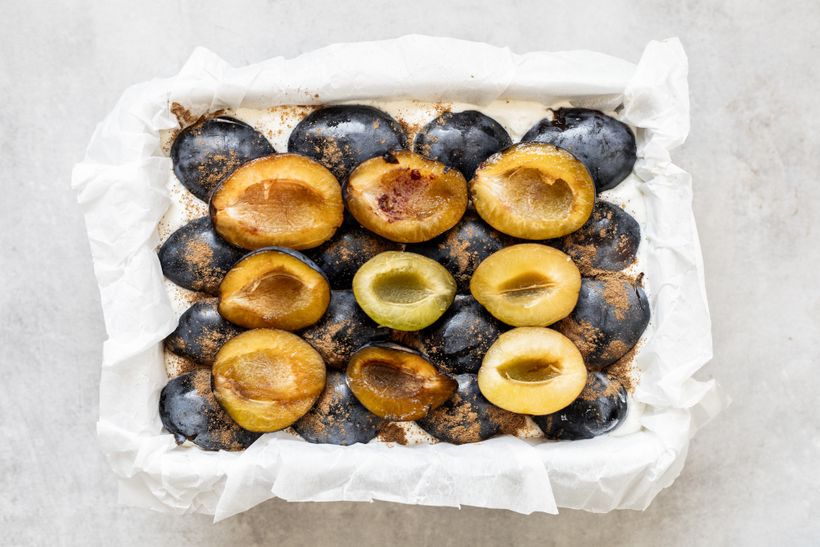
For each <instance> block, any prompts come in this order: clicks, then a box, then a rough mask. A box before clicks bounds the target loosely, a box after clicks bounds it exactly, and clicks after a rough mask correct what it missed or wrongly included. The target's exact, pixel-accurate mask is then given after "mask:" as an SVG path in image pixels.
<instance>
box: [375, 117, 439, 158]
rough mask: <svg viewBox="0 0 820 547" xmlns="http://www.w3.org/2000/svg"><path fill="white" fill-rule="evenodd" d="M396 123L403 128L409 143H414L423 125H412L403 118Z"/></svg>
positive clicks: (397, 119) (399, 118)
mask: <svg viewBox="0 0 820 547" xmlns="http://www.w3.org/2000/svg"><path fill="white" fill-rule="evenodd" d="M396 121H397V122H399V125H400V126H401V127H402V129H404V133H405V134H406V135H407V142H408V143H412V142H413V139H415V138H416V133H418V132H419V131H421V124H417V123H410V122H408V121H407V120H405V119H404V118H401V117H398V118H396ZM376 123H378V122H376ZM428 152H429V151H428Z"/></svg>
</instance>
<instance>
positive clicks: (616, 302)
mask: <svg viewBox="0 0 820 547" xmlns="http://www.w3.org/2000/svg"><path fill="white" fill-rule="evenodd" d="M649 314H650V312H649V301H648V300H647V298H646V293H645V292H644V290H643V288H642V287H641V286H640V284H639V283H636V282H632V281H630V280H629V279H628V278H626V277H625V276H622V275H618V274H609V275H607V276H604V277H599V278H586V277H585V278H583V279H582V280H581V291H580V293H579V295H578V304H577V305H576V306H575V309H574V310H573V311H572V313H571V314H570V315H569V317H567V318H566V319H564V320H562V321H561V322H560V323H558V325H556V328H557V329H558V330H559V331H561V332H562V333H564V334H565V335H566V336H567V337H568V338H570V339H571V340H572V341H573V342H574V343H575V345H576V346H578V349H579V350H580V351H581V354H582V355H583V356H584V361H585V362H586V365H587V367H588V368H589V369H590V370H601V369H603V368H605V367H607V366H609V365H611V364H613V363H614V362H616V361H617V360H618V359H620V358H621V357H623V356H624V355H625V354H626V353H627V352H628V351H629V350H630V349H632V347H634V346H635V344H636V343H637V342H638V340H639V339H640V337H641V335H642V334H643V331H644V330H646V327H647V325H648V324H649Z"/></svg>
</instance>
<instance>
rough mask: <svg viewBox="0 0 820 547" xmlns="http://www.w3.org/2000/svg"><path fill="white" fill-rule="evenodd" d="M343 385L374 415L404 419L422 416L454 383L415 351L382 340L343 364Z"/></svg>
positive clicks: (451, 391)
mask: <svg viewBox="0 0 820 547" xmlns="http://www.w3.org/2000/svg"><path fill="white" fill-rule="evenodd" d="M347 385H348V386H350V390H351V391H352V392H353V395H355V396H356V399H358V400H359V402H360V403H362V404H363V405H364V406H365V407H366V408H367V409H368V410H369V411H370V412H372V413H373V414H375V415H376V416H380V417H382V418H385V419H387V420H393V421H405V420H418V419H419V418H423V417H424V416H426V415H427V413H428V412H430V410H431V409H434V408H436V407H438V406H439V405H441V404H442V403H444V401H446V400H447V399H449V398H450V395H452V393H453V392H454V391H455V389H456V385H457V384H456V382H455V380H453V379H452V378H450V377H449V376H445V375H444V374H441V373H440V372H439V371H437V370H436V367H434V366H433V365H432V364H431V363H430V362H429V361H427V360H426V359H425V358H424V357H422V356H421V355H420V354H419V353H417V352H415V351H413V350H411V349H409V348H405V347H402V346H399V345H397V344H391V343H386V342H385V343H375V344H370V345H367V346H365V347H363V348H361V349H360V350H359V351H357V352H356V353H354V354H353V356H352V357H351V358H350V362H349V363H348V365H347Z"/></svg>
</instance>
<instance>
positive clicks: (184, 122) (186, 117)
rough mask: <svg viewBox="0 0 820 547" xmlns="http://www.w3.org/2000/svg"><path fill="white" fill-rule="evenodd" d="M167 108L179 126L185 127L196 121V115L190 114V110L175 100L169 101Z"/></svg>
mask: <svg viewBox="0 0 820 547" xmlns="http://www.w3.org/2000/svg"><path fill="white" fill-rule="evenodd" d="M169 109H170V110H171V114H173V115H174V116H175V117H176V119H177V122H178V123H179V126H180V127H187V126H189V125H191V124H193V123H194V122H196V121H197V116H194V115H193V114H191V111H190V110H188V109H187V108H185V107H184V106H182V105H181V104H179V103H177V102H173V103H171V105H170V107H169Z"/></svg>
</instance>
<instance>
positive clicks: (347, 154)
mask: <svg viewBox="0 0 820 547" xmlns="http://www.w3.org/2000/svg"><path fill="white" fill-rule="evenodd" d="M406 147H407V135H405V133H404V130H403V129H402V127H401V125H399V122H397V121H396V120H394V119H393V118H392V117H391V116H390V115H389V114H387V113H386V112H383V111H381V110H379V109H378V108H373V107H372V106H365V105H358V104H354V105H349V104H344V105H334V106H326V107H324V108H320V109H319V110H316V111H314V112H312V113H311V114H309V115H308V116H307V117H306V118H305V119H304V120H302V121H301V122H299V124H298V125H297V126H296V127H294V128H293V132H292V133H291V134H290V138H289V139H288V152H294V153H296V154H302V155H305V156H308V157H311V158H313V159H315V160H316V161H318V162H319V163H321V164H322V165H324V166H325V167H327V168H328V169H330V171H331V172H332V173H333V174H334V175H335V176H336V178H338V179H339V180H340V181H343V182H344V181H346V180H347V177H348V175H349V174H350V172H351V171H352V170H353V168H354V167H356V166H357V165H359V164H360V163H362V162H363V161H365V160H368V159H370V158H374V157H376V156H381V155H383V154H385V153H387V152H390V151H391V150H399V149H401V148H406Z"/></svg>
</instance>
